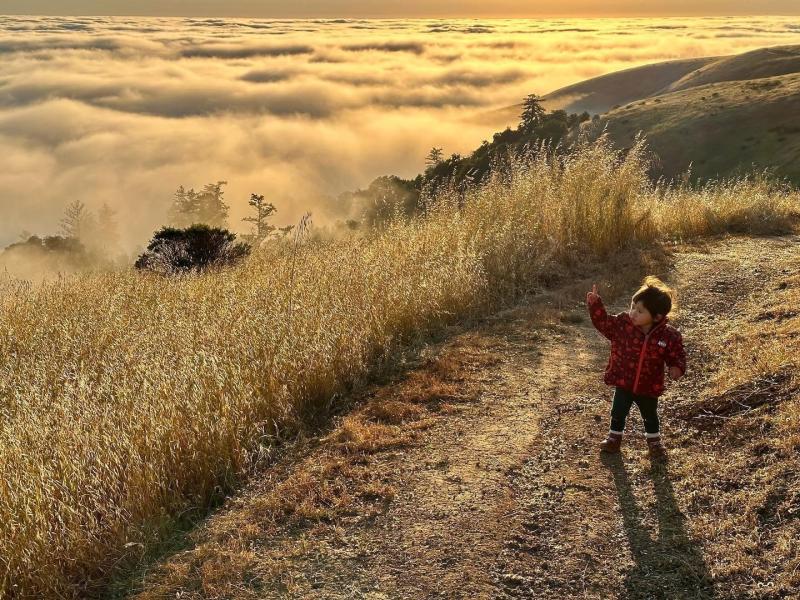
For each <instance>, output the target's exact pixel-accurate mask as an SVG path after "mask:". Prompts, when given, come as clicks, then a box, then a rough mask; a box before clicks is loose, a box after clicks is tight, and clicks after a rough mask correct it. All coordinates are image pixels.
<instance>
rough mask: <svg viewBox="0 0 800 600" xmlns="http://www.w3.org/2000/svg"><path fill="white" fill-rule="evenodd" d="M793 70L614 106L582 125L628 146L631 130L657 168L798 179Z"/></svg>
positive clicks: (797, 91) (799, 126)
mask: <svg viewBox="0 0 800 600" xmlns="http://www.w3.org/2000/svg"><path fill="white" fill-rule="evenodd" d="M798 114H800V73H795V74H791V75H782V76H775V77H767V78H763V79H755V80H746V81H730V82H723V83H711V84H706V85H701V86H699V87H690V88H688V89H684V90H681V91H677V92H672V93H668V94H663V95H659V96H656V97H653V98H649V99H646V100H642V101H640V102H636V103H633V104H628V105H627V106H624V107H621V108H617V109H614V110H612V111H611V112H609V113H607V114H605V115H603V116H602V117H601V118H600V119H599V120H595V121H593V122H592V123H591V124H590V125H589V126H588V127H587V128H585V129H584V132H588V133H589V134H590V135H597V134H598V133H599V132H601V131H602V130H604V129H605V130H607V131H608V134H609V135H610V137H611V139H612V140H613V142H614V144H615V145H616V146H617V147H620V148H629V147H631V145H632V144H633V143H634V139H635V137H636V136H637V135H638V134H640V133H641V134H643V135H644V136H645V137H646V139H647V142H648V146H649V147H650V149H651V150H652V151H653V153H654V154H655V155H656V156H657V157H658V165H657V167H656V169H655V173H656V174H657V175H664V176H666V177H676V176H678V175H680V174H682V173H683V172H685V171H686V170H687V169H689V167H690V166H691V171H692V175H693V176H694V177H698V178H704V179H710V178H720V177H730V176H734V175H741V174H744V173H747V172H752V171H759V170H763V169H767V168H769V169H770V170H771V171H772V172H773V173H774V175H776V176H778V177H785V178H788V179H789V180H791V181H792V182H793V183H794V184H795V185H800V120H798V117H797V115H798Z"/></svg>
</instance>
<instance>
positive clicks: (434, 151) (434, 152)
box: [425, 147, 444, 169]
mask: <svg viewBox="0 0 800 600" xmlns="http://www.w3.org/2000/svg"><path fill="white" fill-rule="evenodd" d="M443 158H444V153H443V152H442V149H441V148H436V147H433V148H431V151H430V152H428V156H426V157H425V166H427V167H428V168H429V169H430V168H431V167H435V166H436V165H438V164H439V163H440V162H442V159H443Z"/></svg>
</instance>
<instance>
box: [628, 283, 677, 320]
mask: <svg viewBox="0 0 800 600" xmlns="http://www.w3.org/2000/svg"><path fill="white" fill-rule="evenodd" d="M673 295H674V293H673V291H672V290H671V289H670V288H669V287H667V285H666V284H665V283H664V282H663V281H661V280H660V279H659V278H658V277H653V276H650V277H645V278H644V282H642V287H640V288H639V290H638V291H637V292H636V293H635V294H634V295H633V299H632V301H633V302H641V303H642V304H643V305H644V307H645V308H646V309H647V310H648V312H649V313H650V314H651V315H652V316H653V317H655V316H656V315H661V316H662V317H666V316H667V315H668V314H669V311H671V310H672V300H673Z"/></svg>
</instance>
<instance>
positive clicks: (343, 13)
mask: <svg viewBox="0 0 800 600" xmlns="http://www.w3.org/2000/svg"><path fill="white" fill-rule="evenodd" d="M0 13H4V14H25V15H123V16H127V15H130V16H132V15H137V16H223V17H224V16H227V17H261V18H291V17H297V18H307V17H324V18H336V17H349V18H383V17H394V18H414V17H446V18H454V17H455V18H469V17H477V18H485V17H537V16H573V17H589V16H593V17H595V16H609V17H617V16H637V15H639V16H668V15H669V16H676V15H678V16H704V15H721V16H735V15H753V14H757V15H797V14H800V3H799V2H798V1H797V0H760V1H759V2H758V3H757V4H756V3H754V2H752V0H660V1H653V0H651V1H643V0H607V1H605V2H598V1H597V0H538V1H537V2H531V1H530V0H492V1H491V2H486V1H485V0H301V1H299V2H298V1H297V0H136V1H133V0H3V1H2V2H0Z"/></svg>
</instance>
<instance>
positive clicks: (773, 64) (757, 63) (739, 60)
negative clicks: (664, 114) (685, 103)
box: [639, 46, 800, 99]
mask: <svg viewBox="0 0 800 600" xmlns="http://www.w3.org/2000/svg"><path fill="white" fill-rule="evenodd" d="M791 73H800V46H776V47H773V48H761V49H759V50H753V51H752V52H745V53H744V54H738V55H736V56H723V57H722V58H717V59H713V60H711V61H710V62H709V63H707V64H706V65H704V66H701V67H699V68H698V69H696V70H694V71H692V72H691V73H688V74H687V75H685V76H684V77H681V78H680V79H678V80H676V81H674V82H673V83H671V84H670V85H667V86H665V87H664V89H662V90H659V91H658V92H657V93H656V94H653V95H658V94H664V93H669V92H677V91H680V90H687V89H689V88H693V87H699V86H702V85H708V84H710V83H721V82H725V81H746V80H750V79H762V78H764V77H776V76H778V75H789V74H791ZM645 97H646V96H644V95H643V96H640V97H639V99H641V98H645Z"/></svg>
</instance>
